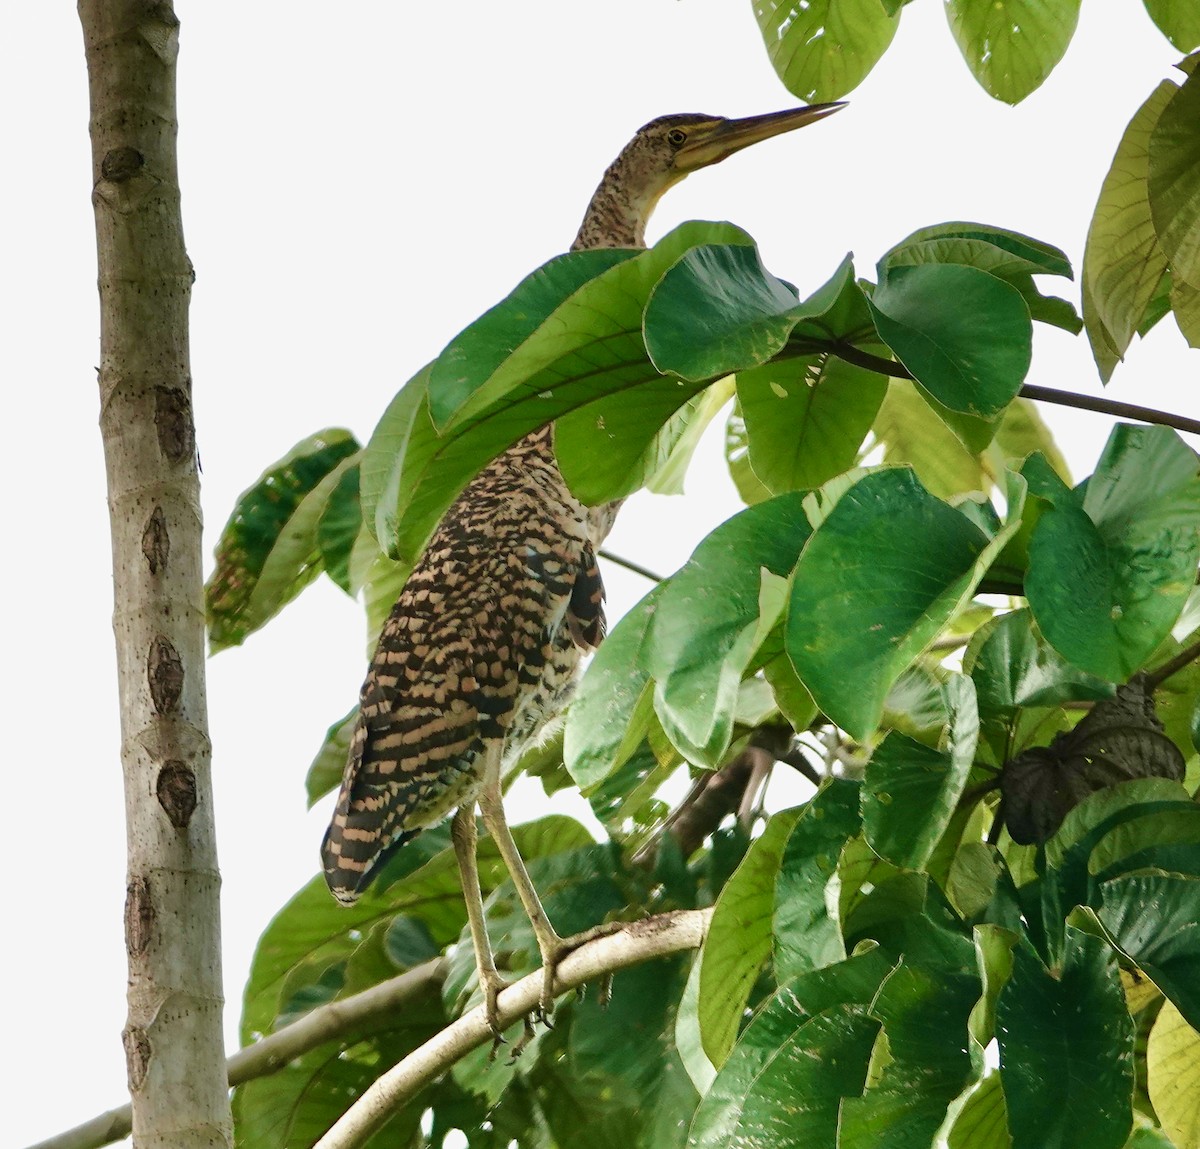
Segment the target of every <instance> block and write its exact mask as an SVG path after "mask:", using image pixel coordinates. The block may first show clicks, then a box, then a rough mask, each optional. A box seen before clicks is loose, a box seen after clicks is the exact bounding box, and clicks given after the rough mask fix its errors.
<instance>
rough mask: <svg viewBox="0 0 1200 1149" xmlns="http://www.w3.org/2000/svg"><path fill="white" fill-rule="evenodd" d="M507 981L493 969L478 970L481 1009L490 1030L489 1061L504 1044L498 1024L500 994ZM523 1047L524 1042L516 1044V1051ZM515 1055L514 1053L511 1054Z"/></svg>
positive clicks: (502, 1031) (502, 1032) (506, 985)
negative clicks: (490, 1046) (481, 999)
mask: <svg viewBox="0 0 1200 1149" xmlns="http://www.w3.org/2000/svg"><path fill="white" fill-rule="evenodd" d="M509 984H510V983H509V982H507V981H505V980H504V978H502V977H501V976H500V975H499V973H497V972H496V971H495V970H483V969H481V970H480V971H479V986H480V988H481V989H482V990H483V1009H484V1016H485V1017H486V1018H487V1023H488V1029H490V1030H491V1031H492V1052H491V1053H490V1054H489V1055H488V1060H489V1061H491V1060H493V1059H494V1058H495V1056H496V1051H497V1050H498V1049H499V1048H500V1046H502V1045H504V1044H505V1040H504V1030H503V1028H502V1027H501V1025H500V994H501V992H502V991H503V990H506V989H507V988H508V986H509ZM523 1047H524V1043H523V1042H522V1044H521V1045H520V1046H518V1049H517V1052H520V1049H521V1048H523ZM513 1056H514V1057H515V1056H516V1053H514V1054H513Z"/></svg>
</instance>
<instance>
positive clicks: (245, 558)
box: [205, 427, 359, 654]
mask: <svg viewBox="0 0 1200 1149" xmlns="http://www.w3.org/2000/svg"><path fill="white" fill-rule="evenodd" d="M358 451H359V445H358V441H357V440H356V439H355V438H354V436H353V435H351V434H350V432H349V431H345V430H342V429H341V428H339V427H334V428H330V429H329V430H326V431H321V432H319V433H318V434H316V435H311V436H310V437H309V438H307V439H304V440H302V441H301V442H299V443H297V444H296V446H295V447H293V448H292V449H291V451H289V452H288V453H287V454H286V455H285V456H284V457H283V458H282V459H280V460H279V461H278V462H277V463H273V464H271V466H270V467H268V468H267V469H266V470H265V471H264V472H263V474H262V476H261V477H260V478H259V480H258V482H256V483H255V484H254V486H252V487H249V488H247V489H246V490H245V491H243V492H242V493H241V494H240V495H239V496H238V500H237V503H236V504H235V505H234V509H233V514H232V515H230V517H229V522H228V523H226V524H225V529H224V530H223V531H222V532H221V537H220V539H218V540H217V546H216V567H215V569H214V570H213V573H212V575H211V577H210V578H209V580H208V585H207V586H206V587H205V602H206V607H207V614H208V635H209V645H210V648H211V650H212V652H213V653H214V654H215V653H216V652H217V651H219V650H224V649H225V648H226V647H230V646H237V645H239V644H240V643H241V642H242V641H243V640H244V639H245V638H246V636H247V635H249V634H250V633H252V632H253V631H255V630H257V629H258V628H259V627H260V626H262V625H263V623H265V622H267V621H268V620H269V619H270V618H271V617H273V616H274V615H275V614H276V613H278V612H279V611H280V610H281V609H282V608H283V607H284V606H286V605H287V604H288V603H289V602H291V600H292V599H293V598H295V597H296V595H298V594H299V593H300V592H301V591H302V590H303V589H304V588H305V587H306V586H308V584H309V583H310V582H312V580H313V579H315V578H316V577H317V575H319V574H320V573H321V569H322V565H323V564H322V556H321V550H320V546H319V543H318V541H317V528H318V524H319V522H320V519H321V516H322V514H323V513H324V511H325V507H326V504H327V503H328V501H329V498H330V495H331V494H332V493H333V491H334V490H335V489H336V488H337V485H338V482H339V481H340V479H341V476H342V474H343V473H344V472H345V471H346V470H347V469H349V468H350V467H351V466H353V465H354V464H353V457H354V456H356V455H357V453H358Z"/></svg>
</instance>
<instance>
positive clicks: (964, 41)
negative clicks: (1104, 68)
mask: <svg viewBox="0 0 1200 1149" xmlns="http://www.w3.org/2000/svg"><path fill="white" fill-rule="evenodd" d="M1079 3H1080V0H992V2H990V3H987V4H980V3H978V0H947V3H946V15H947V16H948V17H949V19H950V28H951V31H953V33H954V39H955V40H957V41H958V47H959V49H960V50H961V51H962V54H963V58H964V59H965V60H966V61H967V67H969V68H970V69H971V72H972V73H973V74H974V76H975V79H977V80H978V81H979V83H980V84H981V85H982V86H983V88H984V90H985V91H986V92H987V93H988V94H989V95H991V96H995V97H996V99H998V100H1003V101H1004V102H1005V103H1006V104H1019V103H1020V102H1021V101H1022V100H1023V99H1025V97H1026V96H1028V95H1029V93H1030V92H1033V91H1036V90H1037V89H1038V88H1039V87H1041V85H1042V82H1043V81H1044V80H1045V79H1046V77H1047V76H1049V75H1050V73H1051V72H1052V71H1053V70H1054V67H1055V65H1056V64H1057V63H1058V62H1059V60H1061V59H1062V57H1063V53H1064V52H1065V51H1066V50H1067V45H1068V44H1069V43H1070V42H1071V37H1072V36H1073V35H1075V25H1076V24H1077V23H1078V21H1079Z"/></svg>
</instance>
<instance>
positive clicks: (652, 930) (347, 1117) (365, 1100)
mask: <svg viewBox="0 0 1200 1149" xmlns="http://www.w3.org/2000/svg"><path fill="white" fill-rule="evenodd" d="M711 918H712V910H711V909H707V910H679V911H676V912H675V913H670V914H659V915H657V916H656V917H652V918H644V919H643V920H642V921H638V922H630V923H629V925H628V926H627V927H626V928H625V929H623V930H620V931H618V932H617V933H615V934H610V935H609V936H608V937H603V938H597V939H596V940H595V941H592V942H588V943H587V944H586V945H584V946H581V947H580V948H579V949H577V950H576V951H575V952H574V953H572V954H570V955H568V956H567V957H566V958H565V959H564V960H563V962H562V964H561V965H560V966H559V967H558V976H557V977H556V978H555V982H554V990H555V993H556V994H559V993H565V992H567V991H568V990H571V989H574V988H576V987H577V986H580V985H583V984H584V983H585V982H589V981H595V980H597V979H598V978H601V977H604V976H605V975H606V974H610V973H616V972H617V971H618V970H623V969H627V968H628V967H629V966H634V965H640V964H641V963H642V962H646V961H650V960H651V959H653V958H658V957H665V956H667V955H668V954H674V953H681V952H683V951H684V950H694V949H698V948H699V947H700V945H701V943H702V942H703V941H704V935H705V933H706V932H707V930H708V924H709V921H710V920H711ZM541 989H542V973H541V971H540V970H537V971H535V972H534V973H531V974H529V975H528V976H527V977H523V978H522V979H521V980H520V981H519V982H516V983H515V984H514V985H511V986H509V988H508V989H506V990H505V991H504V992H503V993H502V994H501V995H500V1000H499V1007H500V1024H501V1025H502V1026H508V1025H511V1024H512V1023H513V1022H515V1021H519V1020H520V1019H521V1018H522V1017H525V1016H527V1015H528V1014H529V1013H530V1011H531V1010H533V1009H534V1008H535V1007H536V1005H537V1003H538V998H539V996H540V994H541ZM491 1040H492V1031H491V1030H490V1029H489V1028H488V1023H487V1019H486V1017H485V1016H484V1009H483V1006H482V1005H480V1006H477V1007H476V1008H475V1009H473V1010H471V1011H470V1013H466V1014H464V1015H463V1016H462V1017H460V1018H459V1019H458V1020H457V1021H456V1022H454V1023H453V1024H452V1025H449V1026H447V1027H446V1028H445V1029H443V1030H442V1031H441V1032H440V1033H438V1034H437V1035H436V1036H434V1037H432V1038H431V1039H430V1040H429V1041H427V1042H426V1043H425V1044H424V1045H422V1046H421V1047H420V1048H419V1049H415V1050H413V1052H412V1053H410V1054H409V1055H408V1056H407V1057H406V1058H404V1060H403V1061H401V1062H400V1063H399V1064H398V1065H395V1066H393V1067H392V1068H391V1069H389V1070H388V1071H387V1072H386V1073H385V1074H383V1076H382V1077H380V1078H378V1079H377V1080H376V1081H375V1083H374V1084H373V1085H372V1086H371V1087H370V1088H369V1089H368V1090H367V1091H366V1092H365V1093H364V1094H363V1095H362V1096H361V1097H360V1098H359V1099H358V1100H357V1101H356V1102H355V1103H354V1104H353V1105H352V1106H351V1107H350V1109H349V1110H348V1111H347V1112H346V1113H345V1114H344V1115H343V1116H342V1117H341V1119H340V1120H339V1121H338V1122H337V1124H336V1125H334V1126H333V1128H332V1129H330V1130H329V1132H328V1133H326V1134H325V1136H324V1137H322V1138H321V1140H320V1141H318V1142H317V1144H316V1146H315V1149H356V1147H357V1146H359V1145H362V1144H363V1143H364V1142H365V1141H366V1140H367V1138H368V1137H370V1135H371V1134H372V1133H373V1132H374V1131H375V1130H376V1129H378V1128H379V1126H380V1125H381V1124H382V1123H383V1122H384V1121H385V1120H387V1118H388V1117H389V1116H390V1115H391V1114H392V1113H394V1112H395V1111H396V1110H397V1109H398V1108H399V1107H400V1106H401V1105H403V1104H404V1103H405V1102H406V1101H407V1100H408V1099H409V1098H411V1097H414V1096H415V1095H416V1094H417V1093H418V1092H419V1091H420V1090H421V1089H422V1088H424V1086H426V1085H428V1084H429V1082H431V1081H432V1080H433V1079H434V1078H436V1077H438V1076H440V1075H441V1074H442V1073H445V1072H446V1070H447V1069H449V1068H450V1066H452V1065H453V1064H454V1063H455V1062H456V1061H458V1060H459V1059H460V1058H462V1057H463V1056H465V1055H466V1054H467V1053H469V1052H470V1051H471V1050H472V1049H476V1048H478V1047H479V1046H481V1045H486V1044H487V1043H488V1042H490V1041H491Z"/></svg>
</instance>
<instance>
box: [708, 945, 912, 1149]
mask: <svg viewBox="0 0 1200 1149" xmlns="http://www.w3.org/2000/svg"><path fill="white" fill-rule="evenodd" d="M890 968H891V962H890V961H889V960H888V959H887V957H886V956H885V955H884V953H883V951H882V950H880V949H872V950H869V951H867V952H865V953H862V954H859V955H858V956H856V957H852V958H850V959H849V960H848V961H844V962H839V963H838V964H836V965H831V966H826V967H825V968H823V969H819V970H815V971H813V972H811V973H808V974H804V975H801V976H800V977H797V978H794V979H792V980H791V981H789V982H788V983H787V984H785V985H783V986H781V987H780V988H779V989H777V990H776V991H775V993H774V994H772V995H771V997H770V998H769V999H768V1000H767V1001H766V1002H765V1003H764V1005H763V1006H762V1008H761V1009H760V1010H759V1011H758V1013H757V1014H756V1015H755V1017H754V1019H753V1021H751V1022H750V1024H749V1025H748V1026H747V1027H746V1032H745V1033H744V1034H743V1035H742V1038H741V1040H740V1041H739V1042H738V1043H737V1045H736V1046H735V1047H734V1049H733V1052H732V1053H731V1054H730V1056H729V1059H728V1061H726V1062H725V1064H724V1065H723V1066H722V1067H721V1069H720V1071H719V1072H718V1074H717V1076H716V1079H715V1081H714V1082H713V1084H712V1087H711V1088H710V1089H709V1090H708V1092H707V1094H706V1095H705V1097H704V1099H703V1100H702V1101H701V1102H700V1106H699V1108H698V1109H697V1110H696V1116H695V1118H694V1119H693V1121H692V1131H691V1137H690V1138H689V1140H688V1145H689V1149H727V1147H728V1149H732V1147H734V1146H738V1147H744V1149H749V1147H754V1149H780V1147H781V1146H790V1147H795V1149H800V1147H801V1146H829V1147H830V1149H833V1146H834V1144H835V1142H836V1132H837V1117H838V1108H839V1103H840V1102H841V1099H842V1098H843V1097H847V1096H853V1095H854V1094H857V1093H860V1092H861V1091H862V1086H863V1081H864V1079H865V1077H866V1071H867V1062H868V1059H869V1057H870V1053H871V1046H872V1044H873V1042H874V1039H875V1035H876V1033H877V1032H878V1023H877V1022H872V1021H871V1020H870V1019H869V1018H868V1016H867V1005H868V1004H869V1003H870V1001H871V1000H872V999H873V997H874V996H875V994H876V992H877V991H878V989H879V986H880V984H881V982H882V981H883V979H884V978H885V977H886V976H887V973H888V971H889V969H890Z"/></svg>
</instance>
